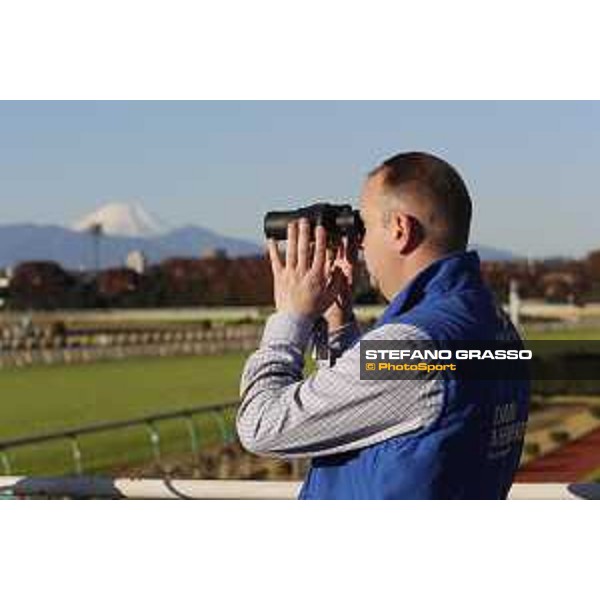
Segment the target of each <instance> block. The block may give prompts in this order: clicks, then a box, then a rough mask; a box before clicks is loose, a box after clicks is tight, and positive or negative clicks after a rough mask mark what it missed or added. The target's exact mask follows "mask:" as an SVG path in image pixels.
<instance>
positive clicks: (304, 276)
mask: <svg viewBox="0 0 600 600" xmlns="http://www.w3.org/2000/svg"><path fill="white" fill-rule="evenodd" d="M315 238H316V242H315V245H314V256H312V258H311V254H312V252H311V250H312V249H311V242H310V224H309V222H308V220H307V219H300V221H299V222H298V221H292V222H290V224H289V225H288V231H287V248H286V255H285V264H283V262H282V260H281V257H280V256H279V252H278V251H277V244H276V243H275V240H273V239H269V241H268V248H269V257H270V259H271V268H272V270H273V280H274V288H275V307H276V308H277V310H278V311H282V312H289V313H293V314H296V315H301V316H305V317H316V316H318V315H321V314H322V313H323V311H324V310H325V309H326V308H327V307H328V306H329V305H330V304H331V303H332V302H333V299H334V298H335V296H336V295H337V294H338V293H339V288H340V286H341V280H342V278H343V276H342V273H341V271H340V270H339V269H334V268H333V266H332V265H331V264H330V263H329V261H328V260H327V233H326V231H325V228H324V227H323V226H321V225H319V226H317V228H316V230H315Z"/></svg>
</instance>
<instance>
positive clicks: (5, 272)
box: [0, 269, 12, 310]
mask: <svg viewBox="0 0 600 600" xmlns="http://www.w3.org/2000/svg"><path fill="white" fill-rule="evenodd" d="M11 277H12V270H11V269H0V310H1V309H3V308H4V307H5V306H6V299H7V297H8V290H9V288H10V279H11Z"/></svg>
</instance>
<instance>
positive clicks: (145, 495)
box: [0, 477, 600, 500]
mask: <svg viewBox="0 0 600 600" xmlns="http://www.w3.org/2000/svg"><path fill="white" fill-rule="evenodd" d="M300 485H301V482H299V481H233V480H223V481H218V480H191V479H172V480H170V479H111V478H104V477H0V498H2V497H3V498H74V499H86V498H96V499H114V500H117V499H119V500H124V499H132V500H294V499H296V498H297V496H298V492H299V490H300ZM509 500H600V484H594V483H572V484H567V483H516V484H515V485H513V487H512V489H511V491H510V494H509Z"/></svg>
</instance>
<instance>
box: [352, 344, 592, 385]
mask: <svg viewBox="0 0 600 600" xmlns="http://www.w3.org/2000/svg"><path fill="white" fill-rule="evenodd" d="M360 358H361V360H360V378H361V379H430V378H432V377H454V378H460V379H480V380H481V379H484V380H498V379H517V380H518V379H535V380H554V381H560V380H563V381H573V380H596V379H598V378H600V370H599V369H598V364H600V341H584V342H577V341H573V340H568V341H558V340H557V341H554V340H552V341H532V342H521V341H519V340H515V341H504V340H502V341H497V340H493V341H435V340H430V341H423V340H402V341H395V340H362V341H361V342H360Z"/></svg>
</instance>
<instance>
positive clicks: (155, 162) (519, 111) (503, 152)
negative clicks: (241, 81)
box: [0, 101, 600, 256]
mask: <svg viewBox="0 0 600 600" xmlns="http://www.w3.org/2000/svg"><path fill="white" fill-rule="evenodd" d="M406 150H426V151H429V152H433V153H436V154H439V155H440V156H442V157H443V158H445V159H447V160H448V161H449V162H451V163H452V164H454V165H455V166H456V167H457V168H458V169H459V170H460V171H461V173H462V174H463V176H464V178H465V180H466V181H467V183H468V185H469V187H470V190H471V194H472V197H473V201H474V208H475V212H474V222H473V230H472V240H473V241H474V242H478V243H482V244H487V245H492V246H497V247H500V248H504V249H509V250H513V251H515V252H518V253H521V254H524V255H530V256H540V255H550V254H551V255H556V254H564V255H573V256H581V255H584V254H585V253H587V252H588V251H589V250H591V249H593V248H599V247H600V224H599V223H600V206H599V204H600V185H599V184H598V178H597V175H596V174H597V173H598V170H599V166H600V103H599V102H441V101H430V102H347V101H343V102H262V101H261V102H149V101H144V102H0V222H1V223H15V222H35V223H53V224H69V223H71V222H73V221H74V220H76V219H77V218H79V217H81V216H82V215H84V214H87V213H88V212H90V211H92V210H94V209H95V208H97V207H98V206H100V205H102V204H104V203H105V202H108V201H139V202H140V203H141V204H142V205H143V206H144V207H146V208H147V209H148V210H149V211H150V212H152V213H154V214H155V215H157V216H159V217H160V218H161V219H162V220H163V221H165V222H166V223H167V224H169V225H170V226H179V225H184V224H197V225H203V226H205V227H209V228H211V229H214V230H216V231H218V232H220V233H224V234H230V235H234V236H237V237H243V238H247V239H254V240H259V239H260V235H261V233H260V228H261V220H262V215H263V213H264V212H265V211H266V210H269V209H275V208H283V207H293V206H298V205H301V204H303V203H306V202H307V201H309V200H313V199H325V198H328V199H340V200H343V199H352V198H356V197H357V195H358V193H359V190H360V186H361V182H362V179H363V177H364V175H365V173H366V172H368V171H369V170H370V169H371V168H373V167H374V166H376V165H377V164H378V163H379V162H380V161H381V160H383V159H384V158H386V157H387V156H389V155H391V154H394V153H396V152H400V151H406Z"/></svg>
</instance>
